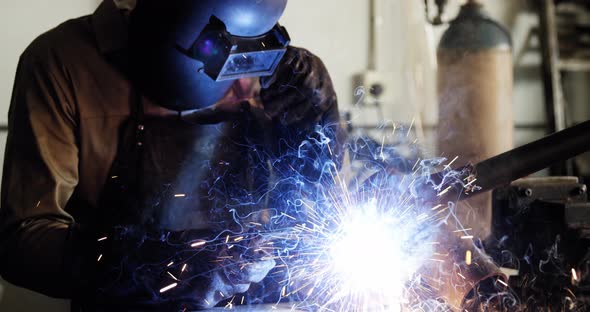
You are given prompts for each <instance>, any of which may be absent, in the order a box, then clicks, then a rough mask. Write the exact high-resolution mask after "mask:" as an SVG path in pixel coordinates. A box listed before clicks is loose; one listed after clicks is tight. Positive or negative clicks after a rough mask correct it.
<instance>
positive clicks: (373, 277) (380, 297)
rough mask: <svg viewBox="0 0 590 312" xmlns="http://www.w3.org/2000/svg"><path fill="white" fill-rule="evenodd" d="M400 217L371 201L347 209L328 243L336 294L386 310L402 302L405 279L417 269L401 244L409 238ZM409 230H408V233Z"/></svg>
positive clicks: (393, 308)
mask: <svg viewBox="0 0 590 312" xmlns="http://www.w3.org/2000/svg"><path fill="white" fill-rule="evenodd" d="M405 230H406V229H405V227H404V226H403V223H402V222H400V220H397V219H396V218H394V217H393V216H391V215H387V214H383V213H382V212H379V211H378V209H377V204H376V201H375V200H373V201H371V202H370V203H368V204H366V205H365V206H363V207H360V208H359V209H354V210H352V211H350V213H349V215H347V216H345V217H344V219H343V220H342V222H341V224H340V228H339V231H337V233H336V235H334V237H333V241H332V242H331V244H330V251H329V253H330V256H331V258H332V260H331V263H332V266H333V267H332V270H333V273H334V275H335V276H334V277H335V278H336V279H337V280H339V284H340V285H339V289H338V292H339V294H338V296H339V297H355V298H364V300H363V301H365V303H363V304H362V305H363V306H365V307H366V304H371V303H372V302H373V303H379V304H380V306H381V308H384V307H388V308H386V310H387V311H397V310H399V307H400V305H401V304H402V301H403V297H404V289H405V284H406V282H407V281H408V280H409V279H410V278H411V276H412V274H414V273H415V272H416V270H417V269H418V267H417V265H415V264H414V263H412V260H413V259H411V258H410V257H411V256H412V255H409V254H408V252H406V251H404V248H403V247H404V246H403V244H404V243H405V242H408V241H411V239H409V238H408V237H406V236H408V235H409V234H408V232H407V231H405ZM409 233H411V232H409Z"/></svg>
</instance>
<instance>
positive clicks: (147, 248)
mask: <svg viewBox="0 0 590 312" xmlns="http://www.w3.org/2000/svg"><path fill="white" fill-rule="evenodd" d="M115 232H116V233H114V234H113V235H112V236H111V237H108V238H107V240H105V241H104V244H105V246H103V248H102V252H103V253H102V257H101V259H100V261H99V262H98V272H99V274H100V275H99V276H97V294H96V301H97V304H98V305H99V306H101V307H102V308H104V309H106V310H108V309H114V310H117V309H119V310H120V309H128V310H133V309H148V308H149V309H154V308H156V309H158V311H159V310H166V311H177V310H178V311H180V310H183V309H187V310H198V309H205V308H210V307H213V306H215V305H216V304H217V303H218V302H220V301H222V300H225V299H228V298H231V297H232V296H234V295H236V294H239V293H243V292H245V291H247V290H248V288H249V287H250V284H251V283H257V282H260V281H261V280H262V279H263V278H264V277H265V276H266V274H267V273H268V272H269V271H270V270H271V269H272V268H273V267H274V266H275V262H274V260H272V259H270V258H268V257H267V256H268V255H265V254H262V253H261V252H260V251H256V252H254V250H259V248H258V246H257V245H258V242H256V241H254V240H249V239H244V240H243V241H240V242H239V243H236V244H231V243H226V241H225V236H224V237H223V239H215V238H213V239H212V238H211V237H212V235H211V234H210V233H205V232H204V231H190V232H187V231H184V232H160V233H146V232H145V231H144V230H142V229H137V228H135V227H125V228H119V229H118V230H117V231H115ZM230 242H231V241H230Z"/></svg>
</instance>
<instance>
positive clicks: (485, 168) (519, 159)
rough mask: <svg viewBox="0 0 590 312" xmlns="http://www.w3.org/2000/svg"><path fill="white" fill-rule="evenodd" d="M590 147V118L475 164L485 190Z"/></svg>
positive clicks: (482, 189) (478, 178)
mask: <svg viewBox="0 0 590 312" xmlns="http://www.w3.org/2000/svg"><path fill="white" fill-rule="evenodd" d="M589 150H590V121H586V122H583V123H581V124H579V125H577V126H574V127H570V128H567V129H565V130H562V131H559V132H555V133H553V134H551V135H548V136H546V137H544V138H542V139H540V140H537V141H533V142H531V143H529V144H526V145H523V146H521V147H518V148H515V149H513V150H511V151H508V152H505V153H503V154H500V155H498V156H495V157H492V158H490V159H487V160H484V161H482V162H480V163H478V164H476V165H475V166H474V170H475V173H476V175H477V185H478V186H480V187H481V190H480V191H477V192H475V193H474V195H475V194H477V193H481V192H485V191H489V190H491V189H493V188H495V187H498V186H502V185H506V184H509V183H510V182H512V181H514V180H517V179H520V178H522V177H525V176H527V175H530V174H533V173H535V172H537V171H539V170H541V169H544V168H547V167H549V166H550V165H552V164H554V163H556V162H559V161H564V160H567V159H570V158H572V157H575V156H577V155H579V154H582V153H584V152H587V151H589Z"/></svg>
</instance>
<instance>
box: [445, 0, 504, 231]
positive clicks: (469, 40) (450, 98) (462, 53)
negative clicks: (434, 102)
mask: <svg viewBox="0 0 590 312" xmlns="http://www.w3.org/2000/svg"><path fill="white" fill-rule="evenodd" d="M437 59H438V74H437V75H438V77H437V79H438V81H437V87H438V101H439V122H438V140H437V145H438V146H437V147H438V152H439V154H440V155H443V156H444V157H447V158H448V159H449V161H452V160H455V161H454V162H453V164H452V167H459V166H463V165H467V164H475V163H477V162H479V161H481V160H484V159H487V158H490V157H492V156H495V155H497V154H500V153H502V152H505V151H507V150H509V149H511V148H512V147H513V132H514V130H513V129H514V122H513V112H512V84H513V65H512V43H511V38H510V34H509V33H508V31H507V30H506V29H505V28H504V27H502V26H501V25H500V24H499V23H497V22H496V21H494V20H493V19H491V18H490V17H489V16H488V15H487V13H486V12H485V11H484V8H483V5H482V4H481V3H479V2H478V1H468V2H467V3H466V4H465V5H463V6H462V7H461V9H460V12H459V15H458V16H457V18H456V19H455V20H453V21H451V22H450V25H449V28H448V29H447V30H446V31H445V32H444V34H443V36H442V37H441V40H440V43H439V46H438V50H437ZM455 157H457V158H456V159H455ZM475 184H477V181H476V183H475ZM456 212H457V216H458V217H459V220H460V221H461V223H462V226H463V227H465V228H472V229H473V234H474V235H476V236H478V237H481V238H484V237H485V236H487V235H488V234H489V233H490V230H491V219H492V207H491V193H489V192H488V193H484V194H481V195H478V196H476V197H474V198H472V199H469V200H467V201H464V202H462V203H461V204H459V206H457V207H456Z"/></svg>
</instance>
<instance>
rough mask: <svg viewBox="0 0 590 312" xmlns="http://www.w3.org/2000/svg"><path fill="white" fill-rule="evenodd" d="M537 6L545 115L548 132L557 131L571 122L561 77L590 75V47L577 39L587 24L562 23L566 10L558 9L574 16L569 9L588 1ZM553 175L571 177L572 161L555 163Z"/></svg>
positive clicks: (553, 0) (546, 0) (546, 1)
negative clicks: (570, 73)
mask: <svg viewBox="0 0 590 312" xmlns="http://www.w3.org/2000/svg"><path fill="white" fill-rule="evenodd" d="M535 2H536V3H537V4H538V5H539V7H538V11H539V17H540V34H539V39H540V43H541V52H542V59H543V64H542V66H543V85H544V90H545V110H546V112H547V120H548V128H549V129H548V130H549V131H550V132H556V131H560V130H563V129H565V128H567V127H568V126H571V125H572V124H571V123H572V120H571V118H569V116H568V105H567V98H566V95H565V94H564V91H563V80H562V75H564V74H567V72H575V71H588V72H590V45H589V44H588V43H585V42H583V38H582V37H581V36H579V32H580V29H582V31H583V30H584V27H589V28H587V29H586V30H587V31H588V33H587V34H588V36H590V25H578V24H576V23H577V21H576V19H575V16H573V17H574V18H572V19H569V21H568V22H567V23H565V24H564V23H562V22H563V21H564V19H563V18H562V19H560V15H561V16H562V17H563V14H568V12H567V10H560V8H563V7H564V6H570V12H569V13H570V14H575V13H574V11H573V10H571V8H575V9H576V10H577V9H586V10H588V9H590V5H589V2H588V1H584V0H540V1H538V2H537V1H535ZM551 174H552V175H574V165H573V162H572V161H567V162H563V163H561V164H556V165H555V166H553V167H552V168H551Z"/></svg>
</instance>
